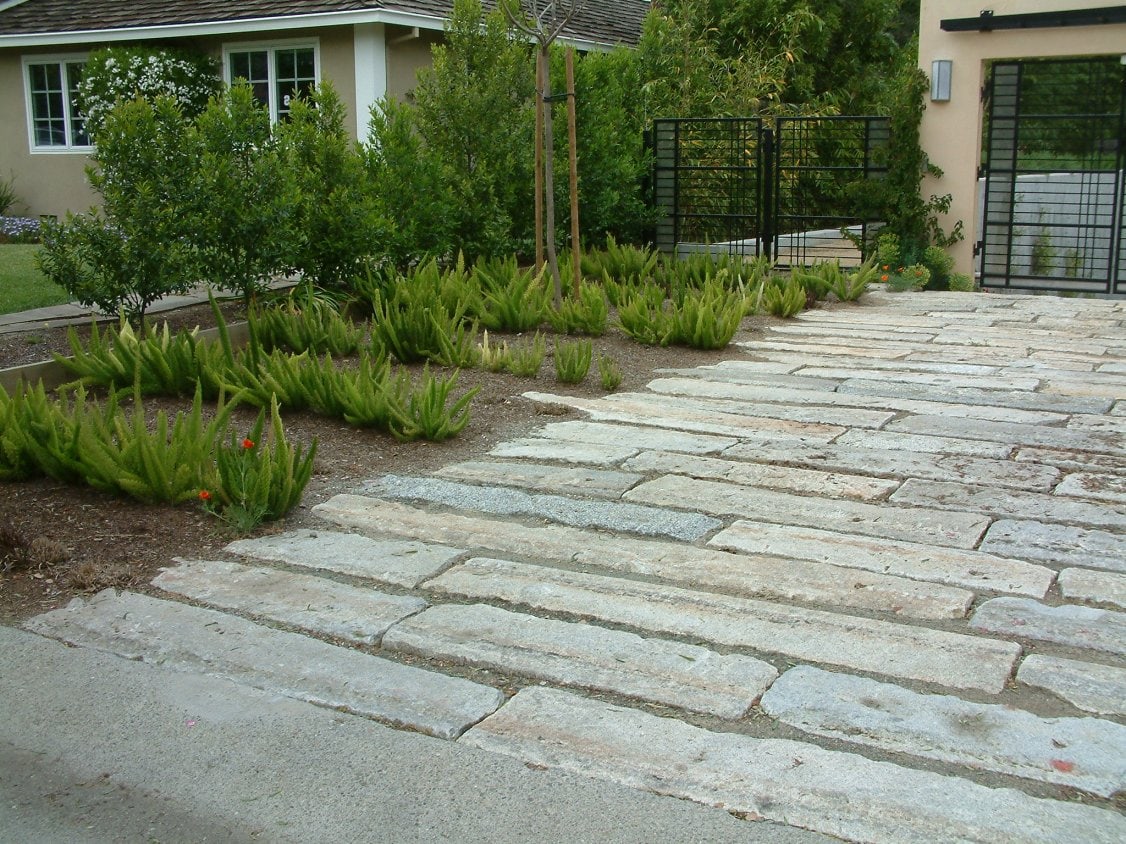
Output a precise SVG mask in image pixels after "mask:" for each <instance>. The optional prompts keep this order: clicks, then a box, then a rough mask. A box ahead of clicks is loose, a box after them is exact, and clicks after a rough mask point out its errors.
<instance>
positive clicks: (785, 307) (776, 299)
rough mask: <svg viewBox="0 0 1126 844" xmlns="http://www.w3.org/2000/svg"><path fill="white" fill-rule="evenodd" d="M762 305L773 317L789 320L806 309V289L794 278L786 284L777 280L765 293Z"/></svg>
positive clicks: (767, 287) (786, 281)
mask: <svg viewBox="0 0 1126 844" xmlns="http://www.w3.org/2000/svg"><path fill="white" fill-rule="evenodd" d="M762 304H763V307H765V308H766V310H767V312H769V313H770V314H772V315H773V316H776V317H781V318H782V319H789V318H790V317H792V316H794V315H795V314H798V313H800V312H801V311H802V310H804V309H805V304H806V293H805V288H803V287H802V286H801V284H800V282H798V280H797V279H796V278H793V277H792V276H791V277H790V278H788V279H786V280H785V282H782V281H781V280H778V279H775V280H774V283H771V284H768V285H767V286H766V289H765V290H764V291H763V296H762Z"/></svg>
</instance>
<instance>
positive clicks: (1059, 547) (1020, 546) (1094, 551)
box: [980, 519, 1126, 572]
mask: <svg viewBox="0 0 1126 844" xmlns="http://www.w3.org/2000/svg"><path fill="white" fill-rule="evenodd" d="M980 548H981V550H982V551H986V552H988V553H990V554H1000V555H1001V556H1002V557H1016V558H1018V559H1022V560H1039V561H1041V562H1045V563H1048V564H1050V565H1057V566H1085V567H1088V568H1098V569H1107V570H1109V571H1120V572H1126V535H1123V534H1122V533H1111V532H1110V531H1105V530H1096V529H1093V528H1081V527H1072V526H1071V525H1054V524H1045V523H1044V522H1037V521H1032V520H1020V521H1018V520H1014V519H999V520H998V521H996V522H994V523H993V524H992V525H990V526H989V530H988V531H986V533H985V538H984V539H982V541H981V546H980Z"/></svg>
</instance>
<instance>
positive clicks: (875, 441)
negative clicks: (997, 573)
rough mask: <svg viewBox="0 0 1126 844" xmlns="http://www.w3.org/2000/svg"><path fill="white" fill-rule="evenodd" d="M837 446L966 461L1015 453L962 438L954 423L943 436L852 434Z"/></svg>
mask: <svg viewBox="0 0 1126 844" xmlns="http://www.w3.org/2000/svg"><path fill="white" fill-rule="evenodd" d="M833 445H838V446H857V447H859V448H873V449H884V450H887V451H895V450H903V451H911V452H922V453H923V454H961V455H963V456H966V457H984V458H989V459H995V460H1004V459H1006V458H1007V457H1008V456H1009V454H1010V453H1011V452H1012V450H1013V446H1012V445H1011V444H1007V443H992V442H983V441H981V440H974V439H965V438H963V437H961V436H959V423H958V422H951V423H949V424H948V425H947V426H946V430H944V431H942V433H941V434H940V435H935V434H904V433H899V432H897V431H887V430H883V431H848V432H846V433H844V434H842V435H841V436H839V437H837V438H836V439H835V440H834V441H833Z"/></svg>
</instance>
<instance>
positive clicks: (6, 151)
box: [0, 50, 95, 217]
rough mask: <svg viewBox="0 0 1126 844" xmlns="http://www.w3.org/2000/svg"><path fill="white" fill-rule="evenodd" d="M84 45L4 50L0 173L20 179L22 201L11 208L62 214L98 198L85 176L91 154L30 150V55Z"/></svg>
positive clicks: (62, 52)
mask: <svg viewBox="0 0 1126 844" xmlns="http://www.w3.org/2000/svg"><path fill="white" fill-rule="evenodd" d="M71 52H81V50H49V51H48V50H39V51H34V50H20V51H16V50H2V51H0V80H3V84H0V174H2V175H3V176H4V177H5V178H9V177H11V178H12V179H13V181H14V182H15V189H16V193H17V194H18V195H19V197H20V202H19V203H17V204H16V206H15V207H14V208H12V209H11V210H10V211H9V213H12V214H19V215H24V214H26V215H28V216H31V217H38V216H39V215H40V214H55V215H58V216H60V217H61V216H62V215H63V214H65V213H66V212H67V210H74V211H83V210H85V209H87V208H89V207H90V206H91V205H92V204H94V201H95V196H94V192H93V191H92V190H90V187H89V185H88V184H87V182H86V164H87V163H88V161H89V156H87V155H86V154H84V153H80V152H44V153H35V154H32V153H31V139H30V137H29V135H28V128H27V105H26V103H25V99H24V86H23V64H22V57H23V56H25V55H65V54H69V53H71Z"/></svg>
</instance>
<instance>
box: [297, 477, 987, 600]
mask: <svg viewBox="0 0 1126 844" xmlns="http://www.w3.org/2000/svg"><path fill="white" fill-rule="evenodd" d="M314 510H315V512H316V513H317V515H318V516H321V517H322V518H325V519H328V520H330V521H333V522H336V523H337V524H343V525H348V526H350V527H354V528H357V529H360V530H365V531H371V532H373V533H382V534H392V535H399V536H428V537H430V538H432V539H440V540H442V541H446V542H455V541H456V542H457V543H458V544H460V545H464V546H468V547H471V548H475V549H478V550H479V551H484V552H491V553H499V554H503V555H505V556H511V557H519V558H523V559H527V560H530V561H534V562H537V563H540V562H557V563H563V564H568V565H582V566H596V567H598V568H600V569H603V570H610V571H614V572H621V573H623V574H626V575H629V576H642V577H649V578H659V579H661V580H664V581H667V582H670V583H675V584H679V585H682V586H691V587H694V588H699V589H707V590H713V591H718V592H728V593H732V594H736V595H744V596H751V597H760V598H767V599H771V600H779V601H787V602H795V601H796V602H800V603H812V604H828V605H830V606H834V607H855V608H858V609H867V610H876V611H879V612H893V613H897V614H899V615H903V616H908V617H915V618H962V617H963V616H964V615H965V613H966V610H967V609H968V607H969V604H970V602H971V601H972V599H973V593H972V592H969V591H967V590H964V589H952V588H950V587H946V586H933V585H930V584H925V583H918V582H914V581H911V580H907V579H905V578H901V577H893V576H890V575H886V574H880V573H872V572H863V571H859V570H856V569H847V568H842V567H840V566H834V565H827V564H825V563H820V562H811V561H806V560H797V559H782V558H778V557H768V556H761V555H757V556H751V555H747V554H729V553H727V552H724V551H719V550H716V549H714V548H697V547H696V546H692V545H684V544H680V543H672V542H658V541H655V540H647V539H636V538H633V537H626V536H620V535H617V534H612V533H608V532H601V531H590V530H582V529H579V528H572V527H565V526H563V525H543V524H540V525H527V524H522V523H520V522H513V521H504V520H500V519H490V518H487V517H483V516H470V515H462V514H457V513H433V512H427V511H425V510H419V509H416V508H413V507H407V506H405V505H403V504H400V503H398V502H395V501H386V500H381V499H373V498H366V497H362V496H355V495H351V496H349V495H338V496H335V497H334V498H332V499H331V500H330V501H327V502H325V503H324V504H319V505H317V507H316V508H314Z"/></svg>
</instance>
